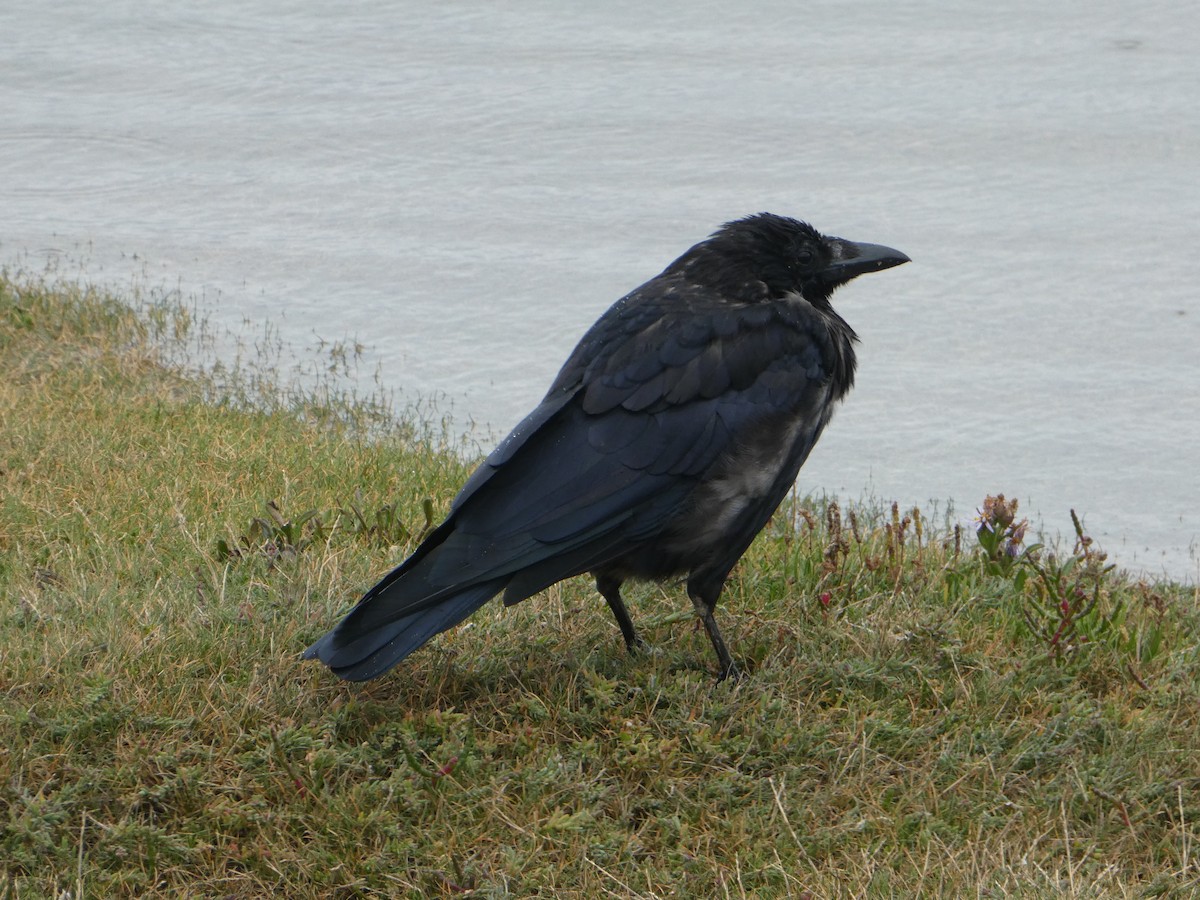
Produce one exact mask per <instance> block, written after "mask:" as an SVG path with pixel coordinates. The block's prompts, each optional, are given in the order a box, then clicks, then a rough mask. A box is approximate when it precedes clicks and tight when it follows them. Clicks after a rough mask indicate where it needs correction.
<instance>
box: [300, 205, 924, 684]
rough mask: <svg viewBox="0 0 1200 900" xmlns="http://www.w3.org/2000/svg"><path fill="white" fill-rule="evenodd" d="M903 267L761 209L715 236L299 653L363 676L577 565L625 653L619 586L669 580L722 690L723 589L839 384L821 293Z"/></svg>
mask: <svg viewBox="0 0 1200 900" xmlns="http://www.w3.org/2000/svg"><path fill="white" fill-rule="evenodd" d="M907 261H908V257H907V256H905V255H904V254H903V253H901V252H899V251H898V250H893V249H891V248H890V247H881V246H878V245H875V244H857V243H853V242H851V241H847V240H842V239H841V238H833V237H825V236H823V235H822V234H820V233H819V232H818V231H817V230H816V229H814V228H813V227H812V226H810V225H808V224H806V223H804V222H799V221H797V220H795V219H788V218H784V217H782V216H776V215H771V214H768V213H762V214H759V215H754V216H749V217H747V218H744V219H739V220H737V221H734V222H729V223H728V224H726V225H724V226H723V227H722V228H720V229H719V230H718V231H717V232H716V233H715V234H713V236H712V237H710V238H709V239H708V240H706V241H703V242H702V243H699V244H697V245H696V246H695V247H692V248H691V249H690V250H688V251H687V252H686V253H684V254H683V256H681V257H679V259H677V260H675V262H673V263H671V264H670V265H669V266H667V268H666V269H665V270H664V271H663V273H662V274H661V275H659V276H657V277H656V278H653V279H651V280H650V281H648V282H646V283H645V284H644V285H642V286H641V287H639V288H637V289H636V290H635V291H633V292H632V293H630V294H628V295H626V296H625V297H622V298H621V299H620V300H618V301H617V302H616V304H615V305H614V306H613V307H612V308H611V309H609V310H608V312H606V313H605V314H604V315H603V316H601V317H600V320H599V321H598V322H596V324H595V325H593V326H592V327H591V329H589V330H588V332H587V334H585V335H584V336H583V339H582V340H581V341H580V342H579V345H578V346H577V347H576V348H575V350H574V351H573V352H572V353H571V356H570V357H569V358H568V359H567V362H566V364H565V365H564V366H563V367H562V370H561V371H560V372H559V373H558V377H557V378H555V380H554V384H553V385H552V386H551V388H550V392H549V393H548V394H546V397H545V399H544V400H542V402H541V405H539V406H538V407H537V409H535V410H534V411H533V412H532V413H530V414H529V415H528V416H527V417H526V418H525V420H524V421H522V422H521V423H520V424H519V425H518V426H517V427H516V428H515V429H513V432H512V433H511V434H510V435H509V436H508V437H506V438H505V439H504V440H503V441H502V442H501V443H500V446H498V447H497V448H496V449H495V450H493V451H492V453H491V455H490V456H488V458H487V459H486V460H485V461H484V462H483V464H482V465H480V466H479V468H478V469H476V470H475V473H474V474H473V475H472V476H471V477H470V479H468V481H467V483H466V484H465V485H464V486H463V488H462V490H461V491H459V494H458V496H457V497H456V498H455V500H454V503H453V504H452V505H451V507H450V514H449V516H448V517H447V518H446V520H445V521H444V522H443V523H442V524H441V525H440V526H438V527H437V528H436V529H435V530H434V531H432V532H431V533H430V534H429V536H428V537H427V538H426V539H425V540H424V541H423V542H422V543H421V545H420V546H419V547H417V549H416V551H415V552H414V553H413V554H412V555H411V556H410V557H409V558H408V559H406V560H405V561H404V562H403V563H401V564H400V565H399V566H398V567H397V568H395V569H393V570H392V571H391V572H390V573H389V574H388V575H387V576H386V577H385V578H384V579H383V580H382V581H380V582H379V584H377V585H375V587H373V588H371V590H369V591H367V593H366V595H365V596H364V597H363V598H362V599H361V600H360V601H359V603H358V605H357V606H355V607H354V609H353V610H351V611H350V613H349V614H348V615H347V616H346V618H345V619H343V620H342V621H341V623H340V624H339V625H338V626H337V627H336V628H334V629H333V630H332V631H330V632H329V633H328V634H326V635H325V636H324V637H322V638H321V639H320V640H319V641H317V642H316V643H315V644H313V645H312V646H311V647H309V648H308V650H307V651H306V652H305V654H304V657H305V658H306V659H312V658H319V659H320V660H321V661H322V662H324V663H325V664H326V665H328V666H329V667H330V668H331V669H332V670H333V671H334V672H335V673H336V674H337V675H339V676H340V677H342V678H345V679H349V680H352V681H365V680H366V679H369V678H374V677H376V676H378V675H381V674H383V673H384V672H386V671H387V670H388V669H390V668H391V667H392V666H394V665H395V664H396V663H398V662H400V660H402V659H404V658H405V657H406V656H408V654H410V653H412V652H413V651H414V650H416V649H417V648H418V647H420V646H421V645H422V644H424V643H425V642H426V641H428V640H429V639H430V638H431V637H433V636H434V635H435V634H438V633H439V632H442V631H445V630H446V629H447V628H450V627H452V626H454V625H457V624H458V623H459V622H461V621H462V620H463V619H465V618H466V617H467V616H469V615H471V613H473V612H475V610H477V609H479V607H481V606H482V605H483V604H484V603H486V602H487V601H488V600H490V599H491V598H492V597H494V596H496V595H497V594H499V593H501V592H503V593H504V603H505V605H506V606H507V605H511V604H514V603H519V602H520V601H522V600H524V599H525V598H526V597H529V596H532V595H533V594H536V593H537V592H538V591H541V590H543V589H545V588H547V587H549V586H550V585H552V584H554V583H555V582H557V581H561V580H562V579H564V578H569V577H571V576H572V575H580V574H582V573H584V572H590V573H592V574H593V575H594V576H595V579H596V588H597V590H598V591H599V592H600V594H601V595H602V596H603V597H604V599H605V600H607V601H608V605H609V606H610V607H611V608H612V611H613V615H614V616H616V619H617V624H618V625H619V626H620V628H621V634H622V635H623V636H624V638H625V643H626V645H627V646H628V647H629V649H630V650H631V651H632V650H635V649H636V648H637V647H639V646H640V645H641V640H640V638H639V637H638V636H637V632H636V631H635V630H634V627H633V622H632V621H631V620H630V618H629V612H628V611H627V610H626V608H625V603H624V601H623V600H622V599H621V585H622V583H623V582H624V581H625V580H626V579H628V578H638V579H664V578H671V577H675V576H681V575H686V576H687V591H688V596H689V597H690V598H691V600H692V603H693V604H694V606H695V609H696V614H697V615H698V616H699V618H700V620H701V621H702V622H703V623H704V627H705V630H706V631H707V632H708V636H709V638H710V640H711V641H712V645H713V649H714V650H716V653H717V660H718V662H719V664H720V675H719V677H720V678H725V677H726V676H727V675H729V674H730V673H731V672H733V671H734V664H733V660H732V658H731V657H730V655H729V651H728V649H726V647H725V642H724V640H723V639H722V638H721V632H720V630H719V629H718V628H717V623H716V620H715V619H714V618H713V610H714V608H715V606H716V603H717V598H718V597H719V596H720V594H721V588H722V587H723V586H724V584H725V579H726V578H727V577H728V575H729V572H730V570H731V569H732V568H733V566H734V564H736V563H737V561H738V559H740V558H741V556H742V554H743V553H745V552H746V549H747V548H748V547H749V546H750V542H751V541H752V540H753V539H754V536H755V535H756V534H758V532H759V531H760V530H762V528H763V526H764V525H766V523H767V520H768V519H769V518H770V516H771V514H772V513H773V512H774V511H775V509H776V507H778V506H779V504H780V503H781V502H782V501H783V498H784V497H785V496H786V495H787V493H788V491H789V490H790V489H791V487H792V484H793V482H794V481H795V480H796V474H797V472H798V471H799V469H800V466H801V465H802V464H803V463H804V460H805V458H806V457H807V456H808V454H809V451H811V450H812V448H813V445H814V444H815V443H816V441H817V438H818V437H819V436H820V434H821V429H823V428H824V427H825V424H826V423H827V422H828V421H829V417H830V415H832V413H833V409H834V406H835V405H836V404H837V402H838V401H839V400H841V399H842V397H843V396H845V394H846V392H847V391H848V390H850V387H851V385H852V384H853V383H854V365H855V358H854V343H855V341H856V340H857V336H856V335H855V333H854V330H853V329H852V328H851V327H850V326H849V325H848V324H847V323H846V322H845V320H843V319H842V317H841V316H839V315H838V314H837V313H836V312H834V310H833V307H832V306H830V304H829V298H830V295H831V294H832V293H833V292H834V290H836V289H837V288H838V287H839V286H840V285H842V284H845V283H846V282H847V281H849V280H850V279H852V278H854V277H855V276H857V275H862V274H864V273H866V272H876V271H879V270H880V269H887V268H890V267H891V266H898V265H900V264H901V263H905V262H907Z"/></svg>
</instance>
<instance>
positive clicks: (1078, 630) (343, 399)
mask: <svg viewBox="0 0 1200 900" xmlns="http://www.w3.org/2000/svg"><path fill="white" fill-rule="evenodd" d="M199 329H200V326H199V325H198V324H197V322H196V321H195V320H194V316H193V315H192V314H190V313H189V311H188V310H187V309H186V308H185V307H183V306H181V305H180V304H178V303H176V302H171V301H170V300H160V301H158V302H151V303H132V304H127V303H124V302H122V301H120V300H117V299H114V298H112V297H110V296H105V295H103V294H101V293H98V292H95V291H92V290H89V289H85V288H77V287H75V288H73V287H60V288H55V289H51V288H49V287H46V286H45V285H44V284H42V283H40V282H39V281H38V280H37V279H32V278H28V277H21V276H13V275H5V276H3V277H2V278H0V371H2V372H3V373H4V374H3V378H0V421H2V422H3V427H2V428H0V629H2V634H3V641H2V642H0V897H16V898H33V897H61V898H67V897H70V898H76V900H77V898H81V897H122V896H130V897H133V896H136V897H146V896H181V895H182V896H220V897H257V896H268V895H275V896H286V897H307V896H321V897H346V898H349V897H369V896H478V897H498V896H508V895H512V896H544V897H572V896H575V897H592V896H597V897H599V896H616V897H635V896H638V897H655V896H656V897H666V896H686V897H787V896H790V897H815V898H823V897H893V896H894V897H910V896H929V897H1060V896H1065V897H1101V896H1103V897H1109V896H1112V897H1158V896H1165V897H1187V896H1195V895H1198V894H1200V840H1198V837H1200V714H1198V710H1200V678H1198V675H1197V672H1198V666H1200V611H1198V607H1200V603H1198V602H1197V593H1196V590H1195V589H1194V588H1191V587H1182V586H1178V585H1170V584H1146V583H1142V582H1138V581H1135V580H1131V579H1129V578H1126V577H1123V576H1121V575H1120V574H1118V573H1115V572H1112V571H1109V570H1106V569H1105V567H1104V564H1103V561H1102V559H1100V557H1099V555H1098V554H1097V552H1096V551H1095V549H1094V548H1092V547H1090V546H1080V547H1077V548H1076V550H1075V551H1074V552H1060V553H1059V554H1057V556H1052V555H1051V554H1050V553H1048V552H1047V551H1045V550H1042V551H1040V552H1039V551H1033V552H1030V553H1028V554H1027V555H1018V556H1016V557H1013V556H1010V555H1008V554H1006V553H1005V548H1004V546H1003V545H1002V544H1001V542H999V541H997V540H992V541H991V542H990V543H988V544H987V546H981V545H980V543H979V542H977V541H976V538H975V535H974V534H973V533H972V532H970V531H964V532H960V533H958V534H955V533H954V532H953V531H951V530H949V529H948V528H947V527H946V526H941V527H940V528H939V527H935V524H931V523H929V522H926V521H925V520H924V519H923V518H922V517H921V516H920V514H919V513H914V512H913V511H907V512H906V511H904V510H888V509H886V508H885V509H882V510H872V509H858V510H855V511H854V515H853V516H851V514H850V511H849V510H841V511H839V510H837V509H836V507H832V508H830V507H826V506H824V505H823V504H821V503H817V502H811V501H807V500H803V499H801V500H798V501H797V502H796V503H795V504H794V505H792V506H790V507H788V508H787V509H785V511H784V512H783V513H781V514H780V515H778V516H777V517H776V520H775V521H774V522H773V524H772V526H771V527H770V528H769V529H768V531H767V533H765V534H764V535H763V536H762V537H761V538H760V539H759V540H758V541H757V542H756V543H755V545H754V547H753V548H752V549H751V551H750V553H749V554H748V555H747V557H746V559H745V560H744V561H743V562H742V564H741V565H740V566H739V567H738V569H737V570H736V572H735V576H734V578H733V579H731V581H730V583H729V585H728V588H727V591H726V594H725V598H724V602H723V604H722V608H721V611H720V612H719V617H720V621H721V623H722V626H723V628H724V630H725V634H726V637H727V638H728V639H729V640H730V642H731V646H732V648H733V650H734V654H735V657H736V658H738V659H739V660H741V661H742V662H743V663H744V664H745V666H746V668H748V669H749V672H748V674H747V676H746V677H745V678H743V679H742V680H741V681H740V682H737V683H726V684H721V685H714V683H713V667H714V660H713V658H712V653H711V649H710V647H709V646H708V642H707V639H706V637H705V635H704V633H703V630H698V629H697V628H696V626H695V623H694V622H693V621H692V618H691V616H690V614H688V613H687V610H688V609H689V608H690V604H689V603H688V601H687V600H686V598H685V597H684V596H683V593H682V590H681V589H680V588H679V586H673V585H666V586H661V587H660V586H651V585H647V586H643V587H640V588H635V589H634V590H633V591H632V592H631V593H630V598H629V599H630V601H631V610H632V612H633V614H634V617H635V620H636V621H637V622H638V624H639V625H640V626H641V628H642V631H643V635H644V637H645V638H646V639H647V640H648V641H649V642H650V643H651V644H652V645H653V646H654V647H655V648H656V651H655V652H654V653H652V654H648V655H643V656H641V657H639V658H629V657H627V655H626V654H625V652H624V649H623V646H622V644H621V640H620V636H619V633H618V631H617V629H616V627H615V625H614V623H613V622H612V621H611V617H610V615H609V613H608V610H607V608H606V606H605V604H604V603H603V602H602V601H601V600H600V599H599V598H598V597H597V596H595V594H594V592H593V590H592V587H591V585H590V584H589V583H588V582H587V581H586V580H584V579H578V580H575V581H572V582H568V583H565V584H562V585H559V586H556V587H555V588H553V589H551V590H550V591H548V592H547V593H546V594H544V595H542V596H539V597H536V598H533V599H531V600H530V601H528V602H526V603H524V604H521V605H520V606H517V607H514V608H513V609H509V610H504V609H502V608H501V607H500V606H499V605H498V604H494V605H491V606H489V607H487V608H485V609H484V610H483V611H481V612H480V613H479V614H477V615H476V616H475V617H474V618H473V619H472V620H471V621H470V622H469V624H467V625H465V626H463V627H460V628H459V629H457V630H456V631H455V632H453V633H451V634H447V635H443V636H441V637H439V638H437V639H435V640H434V641H433V642H432V643H431V644H430V645H429V646H427V647H425V648H423V649H422V650H421V651H419V652H418V653H416V654H415V655H414V656H413V657H411V658H410V659H409V660H408V661H406V662H405V663H404V664H402V665H401V666H400V667H399V668H398V669H397V670H396V671H394V672H393V673H392V674H391V675H389V676H387V677H385V678H382V679H380V680H378V681H377V682H374V683H371V684H367V685H363V686H349V685H345V684H342V683H339V682H338V681H337V680H336V679H334V678H333V676H331V675H330V674H329V673H328V672H327V671H326V670H325V669H324V668H323V667H321V666H319V665H317V664H313V663H303V662H301V661H300V659H299V654H300V651H301V650H302V649H303V648H304V647H305V646H306V645H307V644H308V643H309V642H310V641H311V640H313V639H315V638H316V637H317V636H318V635H319V634H321V633H322V632H323V631H324V630H325V629H326V628H328V627H329V626H331V625H332V624H333V623H334V622H335V621H336V619H337V617H338V615H339V614H340V613H342V612H343V611H345V610H346V609H347V608H348V607H349V605H350V604H351V603H352V602H353V601H354V600H355V599H356V597H357V595H358V594H359V592H360V591H362V590H363V589H364V588H366V587H368V586H369V585H370V584H371V583H372V581H373V579H374V578H376V577H377V576H379V575H380V574H381V573H383V572H384V571H386V570H387V569H388V568H389V567H390V566H391V565H393V564H395V563H396V562H397V561H399V560H400V559H401V558H402V557H403V556H404V554H405V553H406V551H407V550H409V549H410V548H411V546H413V544H414V542H415V540H416V538H417V537H418V536H419V534H420V532H421V531H422V530H423V528H424V527H425V526H426V520H427V518H428V517H429V516H432V517H433V518H434V519H435V520H437V519H438V518H440V516H441V515H443V514H444V512H445V510H446V508H447V505H448V503H449V500H450V499H451V498H452V496H453V495H454V493H455V491H456V489H457V487H458V486H459V485H460V484H461V482H462V480H463V479H464V477H465V476H466V474H467V473H468V471H469V469H470V465H469V464H467V463H464V461H463V460H462V458H461V455H460V454H457V453H455V452H453V451H452V449H451V448H448V447H447V446H446V443H445V442H444V441H442V440H441V439H440V438H438V437H437V436H436V435H437V430H436V429H432V430H431V429H427V428H425V427H423V426H422V425H421V423H419V422H415V421H412V420H411V419H410V420H407V421H406V420H404V419H402V418H401V419H399V420H394V419H392V418H390V417H389V413H388V412H387V409H386V404H381V403H379V402H376V401H369V400H362V399H355V398H354V397H352V396H348V395H346V394H345V393H339V392H338V391H337V390H336V389H332V390H331V389H328V385H325V386H316V387H311V386H310V387H309V388H307V389H305V388H303V387H296V386H295V385H294V384H293V385H291V386H290V387H289V386H288V385H286V384H285V385H281V384H280V383H279V381H280V380H283V381H286V379H282V378H281V379H277V380H273V378H272V374H271V371H270V369H265V370H264V369H259V370H257V371H254V372H251V370H248V369H244V368H237V367H234V368H228V367H226V368H222V367H220V366H209V367H208V370H207V372H202V373H196V372H191V373H188V372H187V370H185V369H184V368H181V367H180V366H179V365H177V364H176V363H174V362H171V361H172V360H178V359H180V358H181V356H183V355H186V354H184V353H182V351H181V347H185V346H186V345H187V344H188V341H189V340H191V339H192V338H193V337H194V336H195V335H196V334H197V332H198V330H199ZM336 352H337V351H336V349H335V355H336ZM285 388H286V389H285ZM998 487H1003V486H998ZM971 499H973V500H974V499H977V500H979V501H982V499H983V498H971ZM1065 517H1066V511H1064V519H1065ZM1005 528H1008V529H1009V530H1008V531H1007V532H1006V531H1005V530H1004V529H1005ZM997 529H998V531H997V533H998V534H1000V535H1007V536H1008V537H1009V538H1012V537H1013V535H1012V533H1011V529H1012V526H1011V525H1008V524H1007V523H1003V522H1001V523H999V524H998V525H997ZM985 537H986V535H985ZM1016 537H1018V538H1019V535H1018V536H1016ZM985 543H987V542H985ZM1014 548H1015V550H1016V551H1017V553H1018V554H1020V553H1021V552H1022V551H1023V550H1024V545H1020V544H1019V541H1014Z"/></svg>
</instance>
